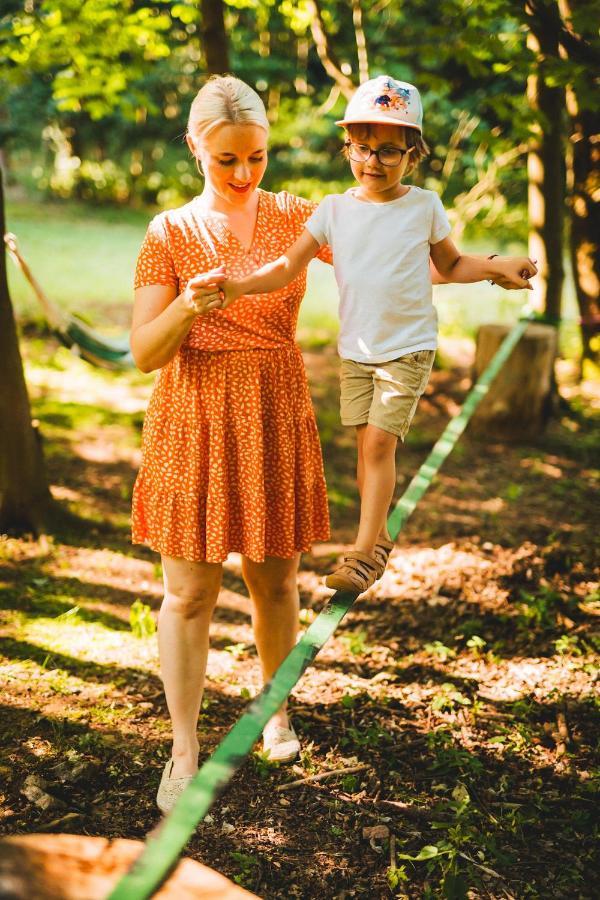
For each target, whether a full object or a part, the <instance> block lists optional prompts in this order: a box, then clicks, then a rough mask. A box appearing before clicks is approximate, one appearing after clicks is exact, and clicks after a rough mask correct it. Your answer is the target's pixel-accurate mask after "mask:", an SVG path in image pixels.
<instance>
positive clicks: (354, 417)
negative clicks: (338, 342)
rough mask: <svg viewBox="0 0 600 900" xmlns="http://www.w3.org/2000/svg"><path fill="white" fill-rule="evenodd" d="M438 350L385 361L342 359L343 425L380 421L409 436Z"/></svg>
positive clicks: (384, 427) (341, 407)
mask: <svg viewBox="0 0 600 900" xmlns="http://www.w3.org/2000/svg"><path fill="white" fill-rule="evenodd" d="M434 358H435V350H417V351H416V352H415V353H407V354H406V356H401V357H399V359H392V360H390V361H389V362H385V363H362V362H355V361H354V360H352V359H343V360H342V370H341V376H340V381H341V391H340V414H341V418H342V425H365V424H367V423H369V424H370V425H377V427H378V428H381V429H383V431H389V432H391V434H397V435H398V437H400V438H401V439H402V440H404V438H405V437H406V434H407V432H408V429H409V427H410V423H411V422H412V418H413V416H414V414H415V410H416V408H417V403H418V402H419V397H420V396H421V394H422V393H423V391H424V390H425V388H426V387H427V382H428V381H429V375H430V373H431V367H432V366H433V360H434Z"/></svg>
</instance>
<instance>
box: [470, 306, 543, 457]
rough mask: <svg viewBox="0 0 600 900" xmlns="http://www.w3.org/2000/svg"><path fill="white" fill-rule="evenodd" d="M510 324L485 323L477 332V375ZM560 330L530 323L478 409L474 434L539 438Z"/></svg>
mask: <svg viewBox="0 0 600 900" xmlns="http://www.w3.org/2000/svg"><path fill="white" fill-rule="evenodd" d="M508 331H509V328H508V326H506V325H482V326H481V328H480V329H479V332H478V335H477V350H476V354H475V372H474V380H476V379H477V378H479V376H480V375H481V373H482V372H483V371H484V369H485V368H486V366H487V365H488V363H489V362H490V360H491V359H492V357H493V356H494V354H495V353H496V351H497V350H498V348H499V346H500V344H501V343H502V341H503V340H504V338H505V337H506V335H507V334H508ZM555 356H556V329H555V328H553V327H551V326H550V325H538V324H537V323H535V324H532V325H528V326H527V330H526V331H525V334H524V335H523V337H522V338H521V340H520V341H519V343H518V344H517V346H516V347H515V349H514V350H513V352H512V353H511V355H510V358H509V359H508V360H507V362H506V364H505V365H504V367H503V368H502V369H501V371H500V372H499V373H498V375H497V376H496V378H495V379H494V381H493V382H492V384H491V385H490V389H489V391H488V392H487V394H486V395H485V397H484V398H483V400H482V401H481V403H480V405H479V406H478V408H477V411H476V412H475V414H474V416H473V419H472V422H471V426H470V428H471V430H472V433H473V434H475V435H478V436H482V437H485V438H490V437H491V438H496V439H498V440H502V441H515V440H522V439H527V438H535V437H537V435H539V434H541V432H542V431H543V430H544V426H545V424H546V421H547V419H548V416H549V412H550V408H549V403H548V401H549V397H550V394H551V390H552V380H553V379H552V376H553V369H554V359H555Z"/></svg>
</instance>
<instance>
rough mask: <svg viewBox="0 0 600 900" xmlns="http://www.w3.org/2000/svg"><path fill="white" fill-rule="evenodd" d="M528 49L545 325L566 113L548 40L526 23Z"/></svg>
mask: <svg viewBox="0 0 600 900" xmlns="http://www.w3.org/2000/svg"><path fill="white" fill-rule="evenodd" d="M529 27H530V28H531V32H530V34H529V35H528V39H527V44H528V46H529V48H530V49H531V50H533V52H534V53H535V54H536V56H537V60H538V61H537V66H536V68H535V70H534V72H532V74H531V75H530V76H529V78H528V81H527V95H528V100H529V104H530V107H531V109H532V110H533V111H534V112H535V113H536V114H537V122H536V124H535V127H534V134H533V136H532V140H531V147H530V151H529V157H528V173H529V255H530V257H531V258H532V259H535V260H537V265H538V270H539V274H538V275H537V277H536V278H534V279H533V282H532V285H533V294H532V298H531V299H532V302H533V305H534V306H535V308H536V309H538V311H539V312H543V313H544V314H545V315H546V317H547V318H548V320H549V321H551V322H558V321H559V319H560V313H561V306H562V290H563V282H564V274H565V273H564V266H563V235H564V221H565V193H566V183H565V165H564V158H563V157H564V132H565V124H564V108H565V91H564V88H563V87H554V86H551V85H550V84H548V81H547V71H546V66H545V63H544V60H545V58H546V57H547V56H549V55H552V54H553V53H554V54H557V53H558V46H557V45H556V41H555V40H554V38H553V36H552V35H549V34H546V33H545V32H544V30H543V27H542V24H541V23H540V22H539V21H536V19H535V18H533V17H531V18H530V19H529Z"/></svg>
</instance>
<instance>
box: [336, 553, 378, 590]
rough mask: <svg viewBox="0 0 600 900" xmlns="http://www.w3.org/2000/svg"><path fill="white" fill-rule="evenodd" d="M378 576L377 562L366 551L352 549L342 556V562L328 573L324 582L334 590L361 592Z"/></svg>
mask: <svg viewBox="0 0 600 900" xmlns="http://www.w3.org/2000/svg"><path fill="white" fill-rule="evenodd" d="M378 578H379V563H378V562H377V560H376V559H374V558H373V557H372V556H368V555H367V554H366V553H359V551H358V550H353V551H352V553H347V554H346V556H344V562H343V564H342V565H341V566H340V567H339V568H337V569H336V570H335V572H332V573H331V575H328V576H327V577H326V579H325V584H326V585H327V587H328V588H333V589H334V590H336V591H345V592H347V593H352V594H362V593H363V592H364V591H366V590H368V588H370V587H371V585H372V584H374V583H375V582H376V581H377V579H378Z"/></svg>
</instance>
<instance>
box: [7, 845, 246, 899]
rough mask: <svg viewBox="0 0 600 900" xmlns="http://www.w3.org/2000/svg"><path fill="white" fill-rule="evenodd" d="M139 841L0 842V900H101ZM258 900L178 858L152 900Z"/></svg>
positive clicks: (137, 850) (138, 850)
mask: <svg viewBox="0 0 600 900" xmlns="http://www.w3.org/2000/svg"><path fill="white" fill-rule="evenodd" d="M143 846H144V845H143V843H142V842H141V841H130V840H124V839H120V838H119V839H117V840H109V839H108V838H103V837H88V836H86V835H79V834H27V835H14V836H11V837H8V838H4V839H2V840H0V900H34V898H35V900H105V898H106V897H107V896H108V894H109V893H110V891H111V890H112V889H113V888H114V887H115V885H116V884H117V882H118V881H119V879H120V878H121V876H122V875H124V874H125V873H126V872H127V870H128V869H129V868H130V866H131V865H132V863H133V862H134V860H135V859H136V858H137V857H138V856H139V854H140V853H141V851H142V849H143ZM253 897H254V898H255V900H258V898H257V895H256V894H251V893H250V892H249V891H246V890H244V888H241V887H238V885H236V884H234V883H233V882H232V881H229V879H228V878H225V876H224V875H220V874H219V873H218V872H215V871H214V870H213V869H209V868H208V866H204V865H202V863H199V862H195V861H194V860H192V859H181V860H179V863H178V865H177V867H176V868H175V869H174V871H173V872H172V873H171V874H170V876H169V877H168V878H167V880H166V881H165V882H164V883H163V884H162V886H161V887H160V888H159V889H158V891H157V892H156V893H155V894H153V898H155V900H192V898H194V900H251V898H253Z"/></svg>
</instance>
